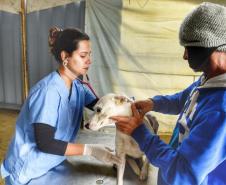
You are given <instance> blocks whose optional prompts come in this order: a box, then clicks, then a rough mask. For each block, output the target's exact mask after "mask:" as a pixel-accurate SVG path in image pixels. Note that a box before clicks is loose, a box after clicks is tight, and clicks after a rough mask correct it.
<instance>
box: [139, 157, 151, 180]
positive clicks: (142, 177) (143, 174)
mask: <svg viewBox="0 0 226 185" xmlns="http://www.w3.org/2000/svg"><path fill="white" fill-rule="evenodd" d="M148 168H149V161H148V158H147V157H146V156H145V159H144V162H143V165H142V168H141V172H140V180H145V179H147V177H148Z"/></svg>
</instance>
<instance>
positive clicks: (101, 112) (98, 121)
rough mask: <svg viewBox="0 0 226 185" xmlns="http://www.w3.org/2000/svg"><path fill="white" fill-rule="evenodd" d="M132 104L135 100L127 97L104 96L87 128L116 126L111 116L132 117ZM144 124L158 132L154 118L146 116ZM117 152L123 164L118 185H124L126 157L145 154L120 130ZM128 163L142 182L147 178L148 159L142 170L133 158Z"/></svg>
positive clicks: (117, 139)
mask: <svg viewBox="0 0 226 185" xmlns="http://www.w3.org/2000/svg"><path fill="white" fill-rule="evenodd" d="M132 102H133V100H132V99H130V98H128V97H126V96H121V95H116V94H107V95H105V96H103V97H102V98H101V99H100V100H99V101H98V102H97V104H96V105H95V107H94V111H95V114H94V116H93V117H92V118H91V120H90V122H89V123H88V124H86V128H88V129H91V130H99V129H100V128H102V127H106V126H109V125H114V123H115V122H114V121H113V120H112V119H109V117H111V116H132V110H131V103H132ZM144 123H145V124H146V126H147V127H148V128H149V129H150V131H151V132H155V133H156V132H157V129H158V122H157V121H156V119H155V118H154V117H153V116H151V115H147V114H146V116H145V118H144ZM115 150H116V155H117V156H119V157H120V159H121V161H122V163H121V164H120V165H118V166H117V184H118V185H123V175H124V170H125V162H126V155H129V156H131V157H133V158H142V157H143V156H144V153H143V152H141V150H140V148H139V146H138V144H137V143H136V141H135V140H134V139H133V138H132V137H131V136H128V135H126V134H124V133H122V132H120V131H119V130H118V129H116V137H115ZM127 162H128V163H129V165H130V166H131V168H132V169H133V171H134V172H135V173H136V174H137V175H139V177H140V179H141V180H144V179H146V178H147V176H148V167H149V162H148V159H147V158H146V157H144V162H143V165H142V168H141V169H140V168H139V167H138V165H137V163H136V162H135V160H133V159H132V158H129V159H127Z"/></svg>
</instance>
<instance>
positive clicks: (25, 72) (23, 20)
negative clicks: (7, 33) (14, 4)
mask: <svg viewBox="0 0 226 185" xmlns="http://www.w3.org/2000/svg"><path fill="white" fill-rule="evenodd" d="M26 12H27V10H26V0H21V11H20V15H21V37H22V80H23V97H22V101H23V102H24V101H25V99H26V98H27V96H28V91H29V83H28V65H27V43H26Z"/></svg>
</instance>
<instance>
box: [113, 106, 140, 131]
mask: <svg viewBox="0 0 226 185" xmlns="http://www.w3.org/2000/svg"><path fill="white" fill-rule="evenodd" d="M131 108H132V112H133V116H131V117H129V116H112V117H110V119H113V120H114V121H116V123H115V124H116V127H117V129H119V130H120V131H121V132H123V133H125V134H128V135H131V134H132V133H133V131H134V130H135V129H136V128H137V127H138V126H139V125H141V124H142V122H143V117H144V114H143V113H139V112H138V110H137V109H136V106H135V104H134V103H133V104H132V105H131Z"/></svg>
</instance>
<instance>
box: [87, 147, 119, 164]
mask: <svg viewBox="0 0 226 185" xmlns="http://www.w3.org/2000/svg"><path fill="white" fill-rule="evenodd" d="M83 155H89V156H93V157H95V158H96V159H97V160H99V161H102V162H104V163H106V164H116V165H119V164H120V163H121V161H120V158H119V157H117V156H116V155H114V153H113V150H111V149H110V148H108V147H106V146H104V145H101V144H85V146H84V151H83Z"/></svg>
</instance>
